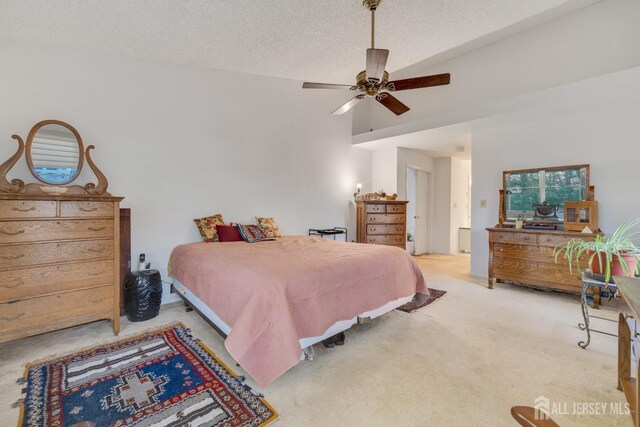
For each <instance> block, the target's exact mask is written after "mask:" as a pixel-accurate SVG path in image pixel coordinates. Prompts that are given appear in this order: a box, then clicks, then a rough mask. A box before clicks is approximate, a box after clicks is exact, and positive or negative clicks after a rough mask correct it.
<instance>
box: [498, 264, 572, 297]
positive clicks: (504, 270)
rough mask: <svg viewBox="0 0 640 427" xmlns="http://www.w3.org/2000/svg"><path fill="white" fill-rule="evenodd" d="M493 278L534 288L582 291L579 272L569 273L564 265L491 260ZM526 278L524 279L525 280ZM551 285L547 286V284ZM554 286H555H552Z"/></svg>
mask: <svg viewBox="0 0 640 427" xmlns="http://www.w3.org/2000/svg"><path fill="white" fill-rule="evenodd" d="M493 277H495V278H497V279H504V280H511V281H514V282H519V283H524V284H528V285H533V286H535V285H536V284H537V283H540V286H546V287H552V288H555V287H557V288H560V289H565V290H570V291H574V292H579V291H582V281H581V279H580V272H579V271H576V270H575V269H574V270H573V273H571V272H569V267H568V266H567V265H566V264H544V263H538V262H529V261H518V260H513V259H506V258H494V259H493ZM525 278H526V279H525ZM549 283H551V284H552V285H551V286H549V285H548V284H549ZM554 285H555V286H554Z"/></svg>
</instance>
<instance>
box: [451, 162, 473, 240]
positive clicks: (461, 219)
mask: <svg viewBox="0 0 640 427" xmlns="http://www.w3.org/2000/svg"><path fill="white" fill-rule="evenodd" d="M470 175H471V160H469V159H460V158H457V157H452V158H451V229H450V236H449V239H450V250H451V252H453V253H457V252H460V247H459V245H458V234H459V232H458V230H459V228H460V227H469V197H468V196H469V176H470Z"/></svg>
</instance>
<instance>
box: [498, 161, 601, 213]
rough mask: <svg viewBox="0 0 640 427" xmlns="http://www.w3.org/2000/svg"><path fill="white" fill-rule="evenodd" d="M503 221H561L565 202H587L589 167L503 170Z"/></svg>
mask: <svg viewBox="0 0 640 427" xmlns="http://www.w3.org/2000/svg"><path fill="white" fill-rule="evenodd" d="M502 177H503V189H504V212H503V218H505V219H506V220H507V221H513V220H515V219H516V218H518V217H520V218H523V219H524V220H528V221H540V222H562V221H563V219H564V202H566V201H578V200H587V191H588V189H589V165H573V166H558V167H549V168H540V169H524V170H513V171H504V172H503V173H502Z"/></svg>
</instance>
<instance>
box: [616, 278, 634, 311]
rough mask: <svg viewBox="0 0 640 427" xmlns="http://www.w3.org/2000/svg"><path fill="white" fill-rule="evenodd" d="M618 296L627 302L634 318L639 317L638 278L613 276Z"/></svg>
mask: <svg viewBox="0 0 640 427" xmlns="http://www.w3.org/2000/svg"><path fill="white" fill-rule="evenodd" d="M613 279H614V281H615V282H616V285H617V286H618V291H619V292H620V296H621V297H622V298H623V299H624V300H625V301H626V302H627V304H628V305H629V308H630V309H631V311H632V312H633V315H634V316H635V318H636V319H639V318H640V279H639V278H635V277H620V276H615V277H614V278H613Z"/></svg>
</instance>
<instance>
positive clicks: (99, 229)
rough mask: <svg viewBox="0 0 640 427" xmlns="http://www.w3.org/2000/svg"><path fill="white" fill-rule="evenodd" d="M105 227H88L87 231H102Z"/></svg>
mask: <svg viewBox="0 0 640 427" xmlns="http://www.w3.org/2000/svg"><path fill="white" fill-rule="evenodd" d="M105 228H106V227H89V231H102V230H104V229H105Z"/></svg>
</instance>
